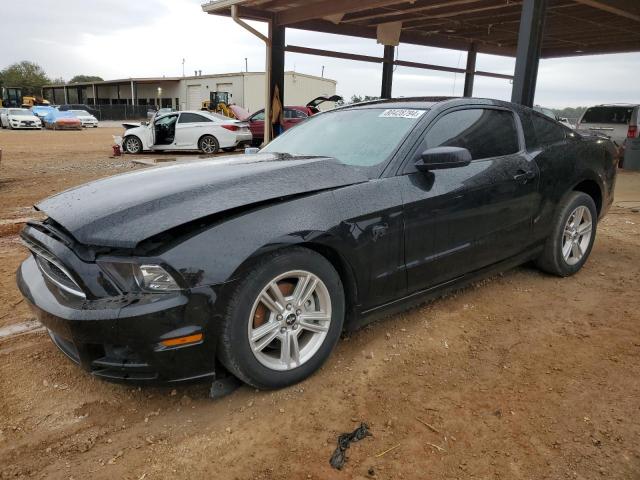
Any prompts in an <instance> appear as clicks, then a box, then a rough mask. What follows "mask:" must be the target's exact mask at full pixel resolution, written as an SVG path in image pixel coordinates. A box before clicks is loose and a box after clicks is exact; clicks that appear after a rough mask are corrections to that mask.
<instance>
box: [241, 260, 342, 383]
mask: <svg viewBox="0 0 640 480" xmlns="http://www.w3.org/2000/svg"><path fill="white" fill-rule="evenodd" d="M330 324H331V297H330V295H329V291H328V289H327V287H326V285H325V284H324V282H323V281H322V280H320V278H318V276H316V275H314V274H313V273H311V272H307V271H304V270H294V271H290V272H286V273H283V274H281V275H278V276H277V277H275V278H273V279H272V280H271V281H270V282H268V283H267V284H266V286H265V287H264V288H263V289H262V290H261V292H260V294H259V295H258V297H257V298H256V300H255V302H254V303H253V307H252V308H251V315H250V316H249V319H248V322H247V335H248V339H249V345H250V347H251V351H252V352H253V355H254V356H255V358H256V359H257V360H258V361H259V362H260V363H261V364H262V365H264V366H265V367H267V368H269V369H271V370H278V371H287V370H292V369H294V368H297V367H299V366H300V365H303V364H304V363H306V362H308V361H309V360H310V359H311V358H313V356H314V355H315V354H316V353H317V352H318V350H319V349H320V347H321V346H322V344H323V343H324V340H325V338H326V337H327V333H328V332H329V326H330Z"/></svg>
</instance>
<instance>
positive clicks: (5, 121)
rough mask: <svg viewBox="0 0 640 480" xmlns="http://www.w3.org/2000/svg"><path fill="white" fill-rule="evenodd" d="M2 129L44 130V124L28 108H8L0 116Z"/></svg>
mask: <svg viewBox="0 0 640 480" xmlns="http://www.w3.org/2000/svg"><path fill="white" fill-rule="evenodd" d="M0 122H2V128H11V129H17V128H35V129H40V128H42V122H41V121H40V119H39V118H38V117H36V115H35V114H34V113H33V112H32V111H31V110H27V109H26V108H7V109H4V112H3V113H2V114H1V115H0Z"/></svg>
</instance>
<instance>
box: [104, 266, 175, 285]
mask: <svg viewBox="0 0 640 480" xmlns="http://www.w3.org/2000/svg"><path fill="white" fill-rule="evenodd" d="M98 264H99V265H100V266H101V267H102V268H103V270H105V271H106V272H107V273H109V274H110V276H111V277H113V279H114V280H115V281H116V283H117V284H118V285H119V286H120V287H121V288H122V290H124V291H125V292H175V291H176V290H181V288H180V285H179V284H178V282H176V280H175V278H174V277H173V276H172V275H171V274H170V273H169V272H168V271H167V270H165V269H164V268H163V267H161V266H160V265H153V264H137V263H126V262H101V261H98Z"/></svg>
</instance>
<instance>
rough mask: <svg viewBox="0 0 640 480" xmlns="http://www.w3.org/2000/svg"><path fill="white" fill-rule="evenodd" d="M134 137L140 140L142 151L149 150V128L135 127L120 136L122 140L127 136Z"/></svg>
mask: <svg viewBox="0 0 640 480" xmlns="http://www.w3.org/2000/svg"><path fill="white" fill-rule="evenodd" d="M132 135H133V136H134V137H138V138H139V139H140V141H141V142H142V149H143V150H149V148H150V145H149V141H150V135H149V127H145V126H140V127H136V128H130V129H128V130H126V131H125V132H124V133H123V134H122V138H126V137H129V136H132Z"/></svg>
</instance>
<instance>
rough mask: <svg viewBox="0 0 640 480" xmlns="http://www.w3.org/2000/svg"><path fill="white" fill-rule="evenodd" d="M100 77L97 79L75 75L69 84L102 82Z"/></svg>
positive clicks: (93, 76) (95, 77) (95, 76)
mask: <svg viewBox="0 0 640 480" xmlns="http://www.w3.org/2000/svg"><path fill="white" fill-rule="evenodd" d="M103 81H104V80H103V79H102V77H98V76H97V75H76V76H75V77H73V78H72V79H71V80H69V83H84V82H103Z"/></svg>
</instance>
